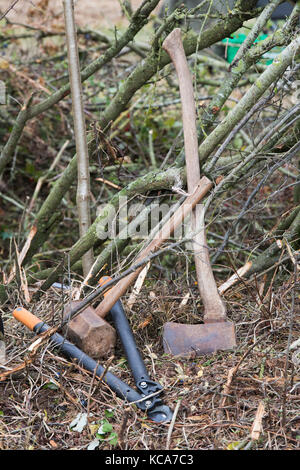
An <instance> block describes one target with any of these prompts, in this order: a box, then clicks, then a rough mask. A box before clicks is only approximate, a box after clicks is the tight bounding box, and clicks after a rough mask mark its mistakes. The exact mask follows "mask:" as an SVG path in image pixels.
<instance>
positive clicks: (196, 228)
mask: <svg viewBox="0 0 300 470" xmlns="http://www.w3.org/2000/svg"><path fill="white" fill-rule="evenodd" d="M162 47H163V49H164V50H165V51H166V52H167V53H168V54H169V56H170V57H171V60H172V62H173V64H174V66H175V69H176V72H177V76H178V82H179V90H180V97H181V106H182V123H183V132H184V149H185V161H186V173H187V183H188V191H189V192H192V191H194V189H195V185H196V184H197V181H199V179H200V163H199V155H198V138H197V128H196V106H195V99H194V91H193V83H192V77H191V74H190V71H189V67H188V63H187V59H186V55H185V52H184V47H183V44H182V39H181V31H180V29H179V28H176V29H174V30H173V31H172V32H171V33H170V34H169V35H168V36H167V38H166V39H165V40H164V42H163V45H162ZM192 231H193V232H198V233H197V235H196V236H195V237H194V240H193V242H194V254H195V266H196V273H197V281H198V288H199V292H200V295H201V297H202V300H203V305H204V321H205V322H206V323H213V322H220V321H225V320H226V309H225V305H224V303H223V301H222V299H221V297H220V295H219V293H218V289H217V285H216V282H215V279H214V275H213V271H212V268H211V264H210V258H209V252H208V247H207V242H206V233H205V225H204V213H203V208H202V207H201V206H199V205H198V206H197V207H195V210H194V211H193V213H192Z"/></svg>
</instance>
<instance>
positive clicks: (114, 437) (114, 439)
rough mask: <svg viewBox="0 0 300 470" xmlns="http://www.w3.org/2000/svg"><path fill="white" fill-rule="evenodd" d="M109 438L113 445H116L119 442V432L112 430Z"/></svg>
mask: <svg viewBox="0 0 300 470" xmlns="http://www.w3.org/2000/svg"><path fill="white" fill-rule="evenodd" d="M108 440H109V443H110V444H111V445H112V446H116V445H117V444H118V434H117V433H116V432H112V433H111V434H110V436H109V438H108Z"/></svg>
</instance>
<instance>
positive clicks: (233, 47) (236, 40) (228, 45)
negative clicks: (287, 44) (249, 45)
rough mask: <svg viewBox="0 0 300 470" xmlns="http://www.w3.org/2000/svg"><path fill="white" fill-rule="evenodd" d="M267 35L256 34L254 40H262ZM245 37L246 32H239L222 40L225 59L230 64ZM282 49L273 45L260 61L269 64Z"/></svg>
mask: <svg viewBox="0 0 300 470" xmlns="http://www.w3.org/2000/svg"><path fill="white" fill-rule="evenodd" d="M267 37H268V35H267V34H261V35H260V36H258V38H257V39H256V40H255V42H259V41H263V40H264V39H266V38H267ZM246 38H247V35H246V34H243V33H239V34H235V35H234V36H233V37H231V38H226V39H223V40H222V43H223V44H224V47H225V55H226V60H227V62H229V63H230V64H231V62H232V61H233V59H234V58H235V56H236V54H237V51H238V50H239V48H240V46H241V45H242V44H243V42H244V41H245V39H246ZM282 50H283V48H282V47H273V49H271V50H270V51H268V52H266V53H265V54H264V55H263V56H262V59H261V61H260V62H261V63H263V64H265V65H270V64H272V62H273V60H274V59H275V57H277V55H278V54H279V53H280V52H281V51H282Z"/></svg>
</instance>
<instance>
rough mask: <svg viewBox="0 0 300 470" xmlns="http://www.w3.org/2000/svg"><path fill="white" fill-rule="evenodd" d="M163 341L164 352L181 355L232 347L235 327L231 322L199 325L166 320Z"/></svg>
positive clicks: (233, 345) (208, 352)
mask: <svg viewBox="0 0 300 470" xmlns="http://www.w3.org/2000/svg"><path fill="white" fill-rule="evenodd" d="M163 343H164V351H165V353H167V354H171V355H173V356H183V357H184V356H186V357H187V356H190V355H192V354H196V355H197V356H198V355H201V354H210V353H213V352H215V351H218V350H228V349H234V348H235V346H236V340H235V328H234V324H233V323H231V322H220V323H204V324H200V325H199V324H198V325H185V324H182V323H174V322H168V323H165V324H164V334H163Z"/></svg>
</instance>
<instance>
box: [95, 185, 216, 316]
mask: <svg viewBox="0 0 300 470" xmlns="http://www.w3.org/2000/svg"><path fill="white" fill-rule="evenodd" d="M212 186H213V184H212V182H211V181H210V180H209V179H208V178H207V177H206V176H203V177H202V178H201V180H200V182H199V181H198V184H197V187H196V188H195V190H194V191H193V193H192V194H191V195H190V196H188V197H187V198H186V200H185V201H184V203H183V204H182V205H181V206H180V207H179V208H178V209H177V211H176V212H175V213H174V214H173V215H172V217H170V219H169V220H168V221H167V223H166V224H165V225H164V226H163V227H162V228H161V230H160V231H159V232H158V234H157V235H155V238H154V239H153V240H152V241H151V242H150V243H149V245H147V246H146V248H144V249H143V250H142V251H141V253H140V254H139V256H138V258H137V259H136V260H135V263H138V262H140V261H142V260H143V259H144V258H146V257H147V256H149V255H150V254H151V253H153V252H154V251H156V250H157V249H158V248H159V247H160V246H161V245H162V244H163V242H165V241H166V240H168V238H170V236H171V235H172V233H173V232H174V231H175V230H176V228H177V227H179V225H180V224H181V223H182V221H183V220H184V219H185V217H186V216H187V215H188V214H189V213H190V212H191V211H192V210H193V209H194V207H195V206H196V204H197V203H198V202H199V201H200V200H201V199H203V197H204V196H205V195H206V194H207V192H208V191H209V190H210V189H211V188H212ZM143 268H144V266H141V267H140V268H138V269H137V270H136V271H134V272H132V273H131V274H128V276H126V277H124V278H123V279H121V280H120V281H119V282H118V283H117V284H116V285H115V286H114V287H112V288H111V289H110V291H109V295H106V296H105V297H104V299H103V300H102V302H101V303H100V304H99V305H98V306H97V308H96V309H95V312H96V313H97V315H99V316H100V317H102V318H104V317H105V315H106V314H107V313H108V312H109V311H110V309H111V308H112V307H113V305H114V304H115V303H116V302H117V301H118V300H119V298H120V297H121V296H122V295H123V294H125V292H126V290H127V289H128V287H129V286H130V285H131V284H132V283H133V282H134V280H135V279H136V278H137V276H138V275H139V273H140V272H141V271H142V269H143Z"/></svg>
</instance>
